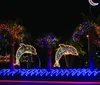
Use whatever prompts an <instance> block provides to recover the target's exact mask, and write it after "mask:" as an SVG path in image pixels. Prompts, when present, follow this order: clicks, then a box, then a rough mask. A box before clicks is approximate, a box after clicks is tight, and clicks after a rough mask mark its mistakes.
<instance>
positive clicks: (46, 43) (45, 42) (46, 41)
mask: <svg viewBox="0 0 100 85" xmlns="http://www.w3.org/2000/svg"><path fill="white" fill-rule="evenodd" d="M37 41H38V42H37V45H38V46H39V47H46V48H48V56H47V57H48V61H47V62H48V68H51V67H52V65H51V57H52V50H53V48H55V47H56V44H57V43H58V39H57V38H56V36H54V35H53V33H49V34H47V35H45V36H44V37H42V38H39V39H38V40H37Z"/></svg>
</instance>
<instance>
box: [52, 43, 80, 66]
mask: <svg viewBox="0 0 100 85" xmlns="http://www.w3.org/2000/svg"><path fill="white" fill-rule="evenodd" d="M63 55H74V56H78V55H79V54H78V52H77V49H76V48H75V47H74V46H71V45H65V44H59V48H58V49H57V51H56V54H55V63H54V67H60V63H59V60H60V59H61V57H62V56H63Z"/></svg>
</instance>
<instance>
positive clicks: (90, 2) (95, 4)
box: [88, 0, 99, 6]
mask: <svg viewBox="0 0 100 85" xmlns="http://www.w3.org/2000/svg"><path fill="white" fill-rule="evenodd" d="M88 2H89V4H90V5H92V6H97V5H99V3H95V2H93V1H92V0H88Z"/></svg>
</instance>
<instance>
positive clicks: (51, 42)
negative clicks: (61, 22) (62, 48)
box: [37, 34, 58, 48]
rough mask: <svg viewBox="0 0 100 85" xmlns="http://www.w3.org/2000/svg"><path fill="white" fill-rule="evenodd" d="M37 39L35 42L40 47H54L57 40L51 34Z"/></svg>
mask: <svg viewBox="0 0 100 85" xmlns="http://www.w3.org/2000/svg"><path fill="white" fill-rule="evenodd" d="M37 41H38V42H37V44H38V46H40V47H47V48H52V47H55V45H56V43H57V42H58V39H57V38H56V37H55V36H54V35H53V34H48V35H45V36H44V37H42V38H39V39H38V40H37Z"/></svg>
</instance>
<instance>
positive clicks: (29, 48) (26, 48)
mask: <svg viewBox="0 0 100 85" xmlns="http://www.w3.org/2000/svg"><path fill="white" fill-rule="evenodd" d="M25 53H28V54H32V55H37V52H36V49H35V48H34V47H33V46H31V45H26V44H24V43H20V47H19V48H18V50H17V52H16V62H15V64H14V65H20V63H19V59H20V58H21V56H22V55H23V54H25Z"/></svg>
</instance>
